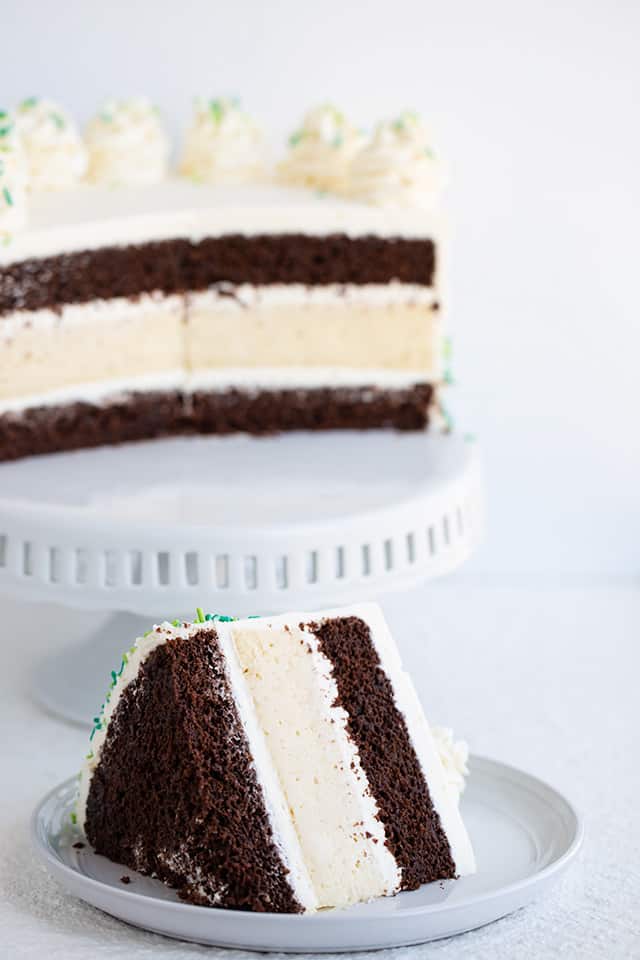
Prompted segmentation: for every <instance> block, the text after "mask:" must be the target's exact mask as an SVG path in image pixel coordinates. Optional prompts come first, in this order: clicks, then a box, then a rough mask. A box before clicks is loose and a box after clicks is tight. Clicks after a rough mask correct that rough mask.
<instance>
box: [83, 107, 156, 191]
mask: <svg viewBox="0 0 640 960" xmlns="http://www.w3.org/2000/svg"><path fill="white" fill-rule="evenodd" d="M85 143H86V145H87V149H88V151H89V169H88V173H87V179H88V180H90V181H91V182H92V183H104V184H110V185H112V186H114V185H122V184H136V183H157V182H158V181H160V180H164V178H165V177H166V175H167V170H168V166H169V140H168V137H167V134H166V133H165V131H164V128H163V126H162V123H161V121H160V115H159V112H158V110H157V108H156V107H154V106H153V104H152V103H151V102H150V101H149V100H147V99H146V97H135V98H132V99H130V100H109V101H108V102H107V103H106V104H105V105H104V107H103V108H102V110H101V111H100V113H98V114H97V116H96V117H94V118H93V120H91V122H90V123H89V124H88V125H87V128H86V130H85Z"/></svg>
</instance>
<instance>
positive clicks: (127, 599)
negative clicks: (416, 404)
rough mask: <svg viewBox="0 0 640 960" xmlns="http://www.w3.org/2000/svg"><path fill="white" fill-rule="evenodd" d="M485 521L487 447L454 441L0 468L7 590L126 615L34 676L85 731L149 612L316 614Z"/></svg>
mask: <svg viewBox="0 0 640 960" xmlns="http://www.w3.org/2000/svg"><path fill="white" fill-rule="evenodd" d="M482 521H483V497H482V482H481V472H480V463H479V457H478V451H477V449H476V445H475V444H474V443H472V442H467V441H465V440H464V439H463V438H461V437H458V436H455V435H449V436H442V435H434V436H428V435H422V434H394V433H383V432H380V433H371V434H366V433H365V434H362V433H357V434H353V433H331V434H317V435H312V436H311V435H308V434H291V435H288V436H279V437H270V438H265V439H255V438H251V437H243V436H236V437H227V438H221V437H211V438H200V437H193V438H181V439H174V440H166V441H160V442H158V441H156V442H152V443H143V444H135V445H128V446H122V447H116V448H101V449H98V450H92V451H80V452H78V453H71V454H60V455H54V456H49V457H40V458H33V459H29V460H23V461H19V462H17V463H14V464H4V465H2V466H0V589H4V590H6V591H8V592H10V593H11V594H12V595H13V596H19V597H23V598H24V599H27V600H33V601H51V602H57V603H60V604H64V605H66V606H68V607H74V608H85V609H90V610H96V611H110V612H111V613H112V614H113V613H115V612H117V616H115V617H113V616H112V617H111V618H108V619H106V620H104V618H103V620H104V622H103V623H100V624H99V626H98V627H97V629H94V631H93V633H92V635H91V636H89V637H86V636H85V637H84V642H83V643H82V644H77V645H75V646H74V647H72V648H71V649H67V650H54V651H52V654H51V656H50V657H49V659H48V660H47V661H45V662H44V663H42V664H41V665H40V667H39V669H38V672H37V675H36V678H35V688H36V691H35V692H36V696H37V697H38V699H39V700H40V701H41V702H42V703H43V704H44V705H45V706H47V707H48V708H49V709H50V710H52V711H54V712H55V713H58V714H61V715H62V716H65V717H66V718H68V719H71V720H74V721H77V722H81V723H85V724H86V723H87V722H88V719H89V718H90V716H91V713H92V711H95V709H96V704H97V703H99V702H100V698H101V696H102V693H103V692H104V688H105V678H106V679H108V677H109V673H110V671H111V670H112V669H113V667H114V665H115V664H117V662H119V658H120V654H121V652H122V650H123V649H124V648H125V647H126V646H127V645H128V644H129V643H130V641H131V639H132V638H133V637H134V636H136V635H138V634H139V633H140V632H142V631H143V630H144V629H146V628H147V627H148V626H149V625H150V623H151V622H152V621H153V620H158V619H164V618H167V617H169V618H173V617H176V616H191V617H193V616H194V615H195V608H196V606H203V607H205V608H206V609H207V610H208V611H210V612H221V613H232V614H235V615H248V614H252V613H272V612H278V611H284V610H295V609H300V610H313V609H316V608H322V607H325V606H332V605H338V604H341V603H351V602H353V601H356V600H360V599H364V598H374V597H376V596H377V595H379V594H380V593H382V592H384V591H388V590H393V589H398V588H402V589H405V588H407V587H410V586H413V585H415V584H416V583H419V582H421V581H424V580H427V579H428V578H431V577H434V576H437V575H439V574H443V573H446V572H449V571H451V570H453V569H455V568H456V567H458V566H459V565H460V564H461V563H463V562H464V560H465V559H466V558H467V557H468V556H469V554H470V553H471V551H472V550H473V548H474V546H475V545H476V543H477V542H478V539H479V536H480V534H481V531H482ZM125 612H126V613H125ZM96 622H97V623H98V622H99V621H98V620H97V621H96Z"/></svg>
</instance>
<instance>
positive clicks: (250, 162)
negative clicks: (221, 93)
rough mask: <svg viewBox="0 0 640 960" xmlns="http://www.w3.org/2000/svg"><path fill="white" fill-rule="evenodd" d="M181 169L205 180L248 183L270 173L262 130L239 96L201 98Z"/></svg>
mask: <svg viewBox="0 0 640 960" xmlns="http://www.w3.org/2000/svg"><path fill="white" fill-rule="evenodd" d="M180 172H181V173H182V174H183V175H184V176H186V177H191V179H193V180H197V181H200V182H203V183H246V182H249V181H252V180H254V181H255V180H263V179H264V178H265V176H266V167H265V157H264V140H263V136H262V132H261V130H260V129H259V128H258V127H257V125H256V124H255V123H254V122H253V120H252V119H251V117H250V116H249V115H248V114H246V113H245V112H244V111H243V110H242V109H241V108H240V104H239V102H238V101H237V100H228V99H219V100H197V101H196V106H195V114H194V118H193V123H192V125H191V128H190V129H189V130H188V132H187V136H186V138H185V144H184V150H183V153H182V162H181V164H180Z"/></svg>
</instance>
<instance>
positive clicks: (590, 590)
mask: <svg viewBox="0 0 640 960" xmlns="http://www.w3.org/2000/svg"><path fill="white" fill-rule="evenodd" d="M384 606H385V612H386V613H387V615H388V618H389V621H390V625H391V627H392V629H393V630H394V632H395V633H396V635H397V637H398V639H399V642H400V646H401V648H402V654H403V657H404V659H405V661H406V663H407V665H408V666H409V667H410V668H411V669H412V670H413V671H414V675H415V677H416V681H417V685H418V688H419V690H420V692H421V694H422V697H423V700H424V703H425V706H426V708H427V712H428V715H429V716H430V717H432V718H433V719H434V720H435V721H437V722H439V723H446V724H447V725H449V726H452V727H453V728H454V730H455V731H456V732H457V733H458V735H460V736H462V735H464V736H465V737H466V738H467V739H468V740H469V741H470V745H471V748H472V750H474V751H475V752H477V753H481V754H486V755H489V756H492V757H495V758H497V759H500V760H504V761H507V762H510V763H514V764H516V765H518V766H521V767H523V768H524V769H526V770H530V771H531V772H532V773H534V774H538V775H539V776H541V777H543V778H545V779H547V780H549V781H550V782H551V783H552V784H554V785H555V786H557V787H558V788H559V789H560V790H562V791H564V792H565V793H567V795H568V796H569V797H570V798H571V799H572V800H573V802H574V803H575V804H576V805H578V806H579V808H580V809H581V810H582V811H583V812H584V814H585V816H586V826H587V836H586V842H585V847H584V849H583V852H582V854H581V856H580V858H579V860H578V862H577V863H576V864H574V866H573V868H572V869H571V870H570V872H569V873H568V874H567V877H566V879H565V880H564V881H563V882H562V883H561V885H560V886H559V887H558V888H557V892H556V893H555V894H554V895H553V897H552V898H551V899H548V900H545V901H542V902H540V903H539V904H536V905H534V906H532V907H529V908H526V909H525V910H522V911H520V912H519V913H517V914H515V915H513V916H511V917H507V918H505V919H504V920H501V921H499V922H498V923H495V924H492V925H490V926H488V927H485V928H483V929H481V930H477V931H474V932H472V933H469V934H465V935H463V936H461V937H456V938H453V939H451V940H443V941H439V942H437V943H433V944H425V945H424V946H419V947H413V948H407V949H401V950H398V951H394V953H393V960H399V958H402V960H404V958H405V957H406V960H413V958H416V960H417V958H422V957H437V958H439V960H448V958H456V960H485V958H486V960H513V958H518V960H545V958H553V960H556V958H557V957H563V958H565V960H575V958H583V957H584V958H587V960H591V958H593V960H596V958H597V960H601V958H604V957H606V958H607V960H617V958H633V957H635V958H637V957H640V908H639V906H638V905H639V904H640V816H639V813H638V807H639V803H638V798H639V797H640V706H639V703H640V697H639V695H638V687H639V677H640V590H639V589H638V586H637V584H636V585H633V584H630V583H629V584H626V585H625V584H618V585H611V584H610V585H605V584H597V583H592V584H582V585H578V584H574V585H572V586H566V585H565V586H564V587H561V586H557V585H540V584H538V585H533V586H532V585H529V586H527V587H525V586H523V585H520V586H518V585H513V584H512V585H510V586H506V585H501V586H497V585H495V584H494V585H492V584H478V583H474V582H473V581H472V580H470V579H464V578H458V579H455V578H454V579H452V580H450V581H448V582H447V583H446V584H437V585H433V586H429V587H428V588H424V589H422V590H420V591H415V592H413V593H412V594H410V595H406V596H405V595H398V596H396V597H392V598H390V599H389V600H388V601H385V603H384ZM165 612H166V611H165ZM0 613H1V614H2V617H1V621H0V622H1V623H2V638H1V640H0V643H1V644H2V670H1V671H0V751H1V752H0V783H1V784H2V790H1V791H0V958H2V960H4V958H5V957H6V958H11V960H13V958H21V960H22V958H26V960H42V958H43V957H44V958H46V960H80V958H87V960H89V958H91V960H100V958H107V957H108V958H109V960H125V958H126V960H143V958H144V960H146V958H152V957H153V958H154V960H157V958H161V957H167V958H171V960H181V958H185V960H186V958H192V957H200V956H201V957H203V958H204V957H207V958H209V960H210V958H212V957H216V956H217V955H222V954H223V953H226V951H218V950H213V949H211V948H207V947H198V946H192V945H189V944H182V943H178V942H174V941H171V940H167V939H163V938H162V937H158V936H155V935H153V934H148V933H145V932H144V931H140V930H136V929H134V928H132V927H128V926H126V925H124V924H122V923H120V922H119V921H117V920H115V919H112V918H111V917H108V916H106V915H105V914H102V913H100V912H99V911H97V910H94V909H93V908H91V907H88V906H85V905H84V904H82V903H81V902H79V901H77V900H74V899H73V898H72V897H70V896H67V894H65V893H64V892H63V891H62V890H61V889H60V887H58V885H57V884H56V883H55V882H54V881H53V880H51V879H50V878H49V876H48V875H47V873H46V872H45V870H44V869H43V868H42V867H40V865H39V864H38V863H37V862H36V861H35V859H34V857H33V855H32V853H31V850H30V846H29V836H28V818H29V815H30V813H31V810H32V808H33V807H34V806H35V804H36V803H37V802H38V800H39V799H40V798H41V796H42V795H43V794H44V793H45V792H46V791H47V790H49V789H50V788H51V787H52V786H54V785H55V784H56V783H58V782H59V781H60V780H62V779H64V778H66V777H68V776H69V775H70V774H72V773H74V772H75V770H76V769H77V767H78V764H79V761H80V759H81V757H82V755H83V753H84V749H85V744H86V735H85V734H84V733H83V732H82V731H80V730H77V729H75V728H73V727H70V726H66V725H65V724H63V723H61V722H59V721H57V720H54V719H52V718H50V717H48V716H46V715H45V714H44V713H43V712H42V711H40V710H39V709H38V708H37V707H35V706H34V705H33V704H32V703H31V702H30V700H29V673H30V670H31V667H32V665H33V663H34V662H35V661H36V659H37V657H39V656H41V655H42V653H43V652H44V651H45V650H46V649H47V648H49V647H51V646H52V645H54V644H55V645H58V644H59V645H61V644H62V643H63V642H64V634H65V624H67V623H68V619H69V618H70V617H73V618H74V621H77V620H78V619H82V618H83V617H84V619H85V621H86V622H87V624H89V623H90V618H89V617H88V616H87V615H86V614H70V613H67V612H65V611H63V610H59V609H55V608H46V609H45V608H37V607H31V608H26V607H18V606H17V605H16V604H14V603H12V602H9V601H7V600H5V599H0ZM27 616H28V619H27ZM45 617H46V618H48V619H45ZM105 680H108V678H105ZM251 956H252V955H251ZM360 956H363V955H362V954H361V955H360ZM371 956H372V958H373V957H374V956H375V958H376V960H380V958H383V960H384V956H385V954H381V953H376V954H375V955H374V954H372V955H371ZM388 956H389V957H391V954H390V952H389V953H388ZM241 957H242V954H241V953H238V952H234V953H233V954H231V953H230V954H229V958H230V960H235V958H241Z"/></svg>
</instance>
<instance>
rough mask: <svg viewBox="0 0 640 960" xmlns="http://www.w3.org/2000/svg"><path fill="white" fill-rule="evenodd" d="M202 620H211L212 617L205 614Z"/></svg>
mask: <svg viewBox="0 0 640 960" xmlns="http://www.w3.org/2000/svg"><path fill="white" fill-rule="evenodd" d="M204 619H205V620H213V617H212V616H211V614H210V613H206V614H205V616H204Z"/></svg>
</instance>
